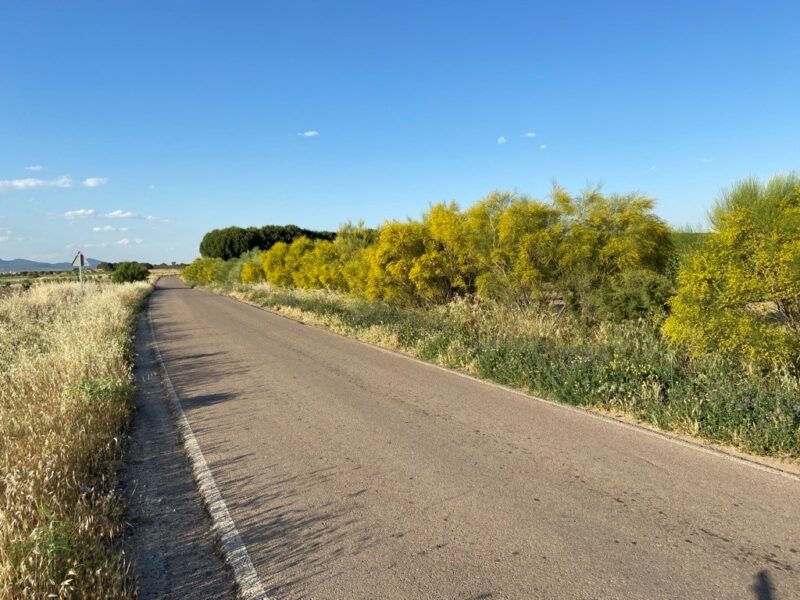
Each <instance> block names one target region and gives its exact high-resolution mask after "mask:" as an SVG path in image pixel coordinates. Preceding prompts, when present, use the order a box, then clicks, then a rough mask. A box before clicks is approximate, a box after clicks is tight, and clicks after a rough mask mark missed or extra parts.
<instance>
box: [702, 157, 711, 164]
mask: <svg viewBox="0 0 800 600" xmlns="http://www.w3.org/2000/svg"><path fill="white" fill-rule="evenodd" d="M700 162H701V163H703V164H704V165H707V164H709V163H710V162H713V161H712V160H711V159H710V158H701V159H700Z"/></svg>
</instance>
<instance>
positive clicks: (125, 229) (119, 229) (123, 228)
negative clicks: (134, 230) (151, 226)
mask: <svg viewBox="0 0 800 600" xmlns="http://www.w3.org/2000/svg"><path fill="white" fill-rule="evenodd" d="M128 229H130V227H119V228H117V231H128Z"/></svg>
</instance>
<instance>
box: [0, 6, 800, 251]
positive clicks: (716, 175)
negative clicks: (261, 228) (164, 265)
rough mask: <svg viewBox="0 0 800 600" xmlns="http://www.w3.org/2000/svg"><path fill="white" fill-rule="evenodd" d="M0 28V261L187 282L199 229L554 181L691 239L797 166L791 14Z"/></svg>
mask: <svg viewBox="0 0 800 600" xmlns="http://www.w3.org/2000/svg"><path fill="white" fill-rule="evenodd" d="M2 13H3V16H2V19H0V258H5V259H8V258H16V257H25V258H34V259H38V260H48V261H49V260H64V259H71V257H72V256H73V255H74V252H75V250H76V249H78V248H83V249H84V250H85V251H86V252H87V254H89V255H90V256H94V257H97V258H101V259H106V260H121V259H126V258H129V259H140V260H149V261H159V262H160V261H162V260H164V261H172V260H178V261H184V260H190V259H192V258H193V257H194V256H196V255H197V245H198V243H199V240H200V238H201V237H202V235H203V233H205V232H206V231H207V230H209V229H212V228H214V227H221V226H226V225H232V224H237V225H262V224H267V223H277V224H285V223H295V224H297V225H300V226H302V227H308V228H324V229H334V228H336V227H337V226H338V224H340V223H341V222H343V221H345V220H348V219H351V220H357V219H359V218H363V219H364V220H365V221H366V222H367V223H368V224H370V225H378V224H380V223H381V222H383V221H384V220H386V219H403V218H405V217H407V216H418V215H419V214H420V213H421V212H422V211H424V210H425V209H426V208H427V206H428V205H429V204H430V203H433V202H439V201H447V200H457V201H458V202H459V203H460V204H461V205H462V206H467V205H469V204H471V203H472V202H474V201H475V200H477V199H479V198H480V197H482V196H483V195H485V194H486V193H488V192H489V191H491V190H493V189H516V190H517V191H519V192H521V193H525V194H529V195H532V196H535V197H539V198H542V199H545V198H546V197H547V194H548V192H549V190H550V187H551V182H552V181H553V180H554V179H555V180H557V181H558V182H559V183H561V184H562V185H565V186H566V187H568V188H569V189H572V190H576V191H577V190H580V189H581V188H583V187H585V186H586V185H587V184H588V183H602V184H603V186H604V189H605V190H606V191H608V192H627V191H632V190H640V191H643V192H645V193H647V194H649V195H651V196H653V197H655V198H656V199H657V202H658V204H657V212H658V213H659V214H660V215H661V216H663V217H664V218H665V219H667V220H668V221H669V222H671V223H673V224H676V225H681V224H687V223H688V224H698V223H703V222H704V219H705V214H706V211H707V209H708V208H709V207H710V206H711V204H712V202H713V201H714V198H715V197H716V196H717V195H718V193H719V191H720V189H721V188H722V187H724V186H726V185H730V184H731V183H733V182H734V181H736V180H737V179H740V178H742V177H745V176H748V175H752V176H756V177H760V178H766V177H769V176H770V175H773V174H775V173H780V172H787V171H791V170H797V169H798V167H799V166H800V67H798V65H800V42H798V41H797V30H796V24H797V22H798V20H800V3H798V2H795V1H793V2H770V1H764V2H759V3H755V2H734V1H724V2H723V1H720V2H696V1H694V2H659V3H654V2H653V3H651V2H641V1H639V2H555V1H554V2H546V3H545V2H538V3H536V2H502V1H496V2H477V1H461V2H437V1H435V0H434V1H428V2H411V1H405V2H399V1H398V2H389V1H383V0H369V1H367V0H365V1H361V2H353V1H344V0H340V1H336V2H334V1H313V2H312V1H306V0H285V1H273V2H270V1H266V0H264V1H259V2H237V1H231V2H201V1H197V0H192V1H185V2H176V1H168V0H159V1H158V2H148V1H142V0H139V1H129V2H118V1H108V0H103V1H96V2H67V1H63V0H62V1H59V2H35V1H31V2H16V3H13V4H12V3H6V4H4V6H3V10H2ZM306 132H309V133H308V135H299V134H303V133H306ZM526 134H535V136H534V135H526ZM500 142H504V143H500ZM37 167H39V168H38V169H37ZM78 211H83V212H78Z"/></svg>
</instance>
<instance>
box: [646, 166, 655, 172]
mask: <svg viewBox="0 0 800 600" xmlns="http://www.w3.org/2000/svg"><path fill="white" fill-rule="evenodd" d="M648 170H650V171H655V170H656V166H655V165H652V166H651V167H650V169H648Z"/></svg>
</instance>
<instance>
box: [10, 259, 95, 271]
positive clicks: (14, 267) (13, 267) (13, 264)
mask: <svg viewBox="0 0 800 600" xmlns="http://www.w3.org/2000/svg"><path fill="white" fill-rule="evenodd" d="M86 262H87V264H88V266H89V268H90V269H94V268H95V267H96V266H97V265H99V264H100V263H101V262H103V261H100V260H97V259H96V258H87V259H86ZM72 268H73V267H72V264H71V263H68V262H61V263H45V262H36V261H35V260H26V259H24V258H15V259H13V260H3V259H1V258H0V273H19V272H22V271H71V270H72Z"/></svg>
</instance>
